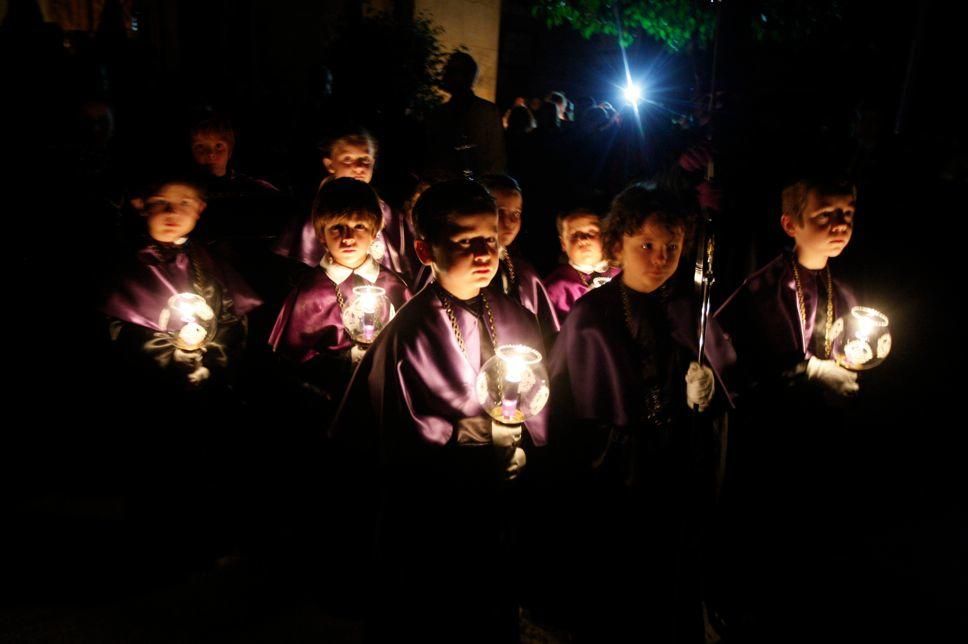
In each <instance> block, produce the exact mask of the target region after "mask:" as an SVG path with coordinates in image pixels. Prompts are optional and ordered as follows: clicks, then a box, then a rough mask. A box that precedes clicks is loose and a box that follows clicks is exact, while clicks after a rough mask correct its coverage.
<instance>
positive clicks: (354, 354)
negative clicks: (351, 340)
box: [350, 344, 366, 367]
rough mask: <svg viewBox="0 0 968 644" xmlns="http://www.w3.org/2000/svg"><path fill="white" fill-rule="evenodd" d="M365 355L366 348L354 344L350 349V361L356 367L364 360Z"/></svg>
mask: <svg viewBox="0 0 968 644" xmlns="http://www.w3.org/2000/svg"><path fill="white" fill-rule="evenodd" d="M365 355H366V348H364V347H361V346H360V345H358V344H354V345H353V346H352V347H350V360H351V361H352V362H353V366H354V367H355V366H356V365H358V364H359V363H360V360H362V359H363V356H365Z"/></svg>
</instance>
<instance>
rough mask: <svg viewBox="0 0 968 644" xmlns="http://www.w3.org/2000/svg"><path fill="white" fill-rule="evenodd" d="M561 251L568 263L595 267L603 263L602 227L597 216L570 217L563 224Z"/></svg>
mask: <svg viewBox="0 0 968 644" xmlns="http://www.w3.org/2000/svg"><path fill="white" fill-rule="evenodd" d="M561 250H563V251H565V254H566V255H568V261H569V262H571V263H572V264H577V265H579V266H594V265H595V264H598V263H599V262H601V261H602V227H601V222H600V220H599V218H598V216H597V215H592V214H583V215H574V216H572V217H568V218H567V219H565V220H564V221H563V222H562V223H561Z"/></svg>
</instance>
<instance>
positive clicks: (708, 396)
mask: <svg viewBox="0 0 968 644" xmlns="http://www.w3.org/2000/svg"><path fill="white" fill-rule="evenodd" d="M715 389H716V379H715V378H713V370H712V369H710V368H709V367H704V366H702V365H700V364H699V363H698V362H696V361H695V360H693V361H692V362H690V363H689V369H688V371H686V402H687V404H688V405H689V409H697V408H698V409H699V411H706V408H707V407H709V402H710V401H711V400H712V399H713V391H714V390H715Z"/></svg>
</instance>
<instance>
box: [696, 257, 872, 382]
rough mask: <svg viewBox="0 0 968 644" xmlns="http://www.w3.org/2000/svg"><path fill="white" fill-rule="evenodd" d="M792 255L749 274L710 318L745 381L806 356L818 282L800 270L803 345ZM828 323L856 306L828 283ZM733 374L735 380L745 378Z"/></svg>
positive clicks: (837, 284) (842, 288)
mask: <svg viewBox="0 0 968 644" xmlns="http://www.w3.org/2000/svg"><path fill="white" fill-rule="evenodd" d="M791 258H792V255H791V254H788V253H784V254H782V255H780V256H779V257H777V258H776V259H774V260H773V261H771V262H770V263H769V264H767V265H766V266H764V267H763V268H761V269H760V270H758V271H757V272H755V273H753V274H752V275H750V276H749V277H748V278H746V280H745V281H744V282H743V284H742V285H741V286H740V287H739V288H738V289H737V290H736V292H735V293H733V294H732V295H731V296H730V297H729V298H728V299H727V300H726V301H725V302H724V303H723V305H722V306H721V307H719V309H718V310H717V311H716V313H715V316H714V318H715V319H716V320H717V321H718V322H719V323H720V324H721V326H722V327H723V329H724V330H725V332H726V333H727V336H728V337H729V338H730V340H731V341H732V344H733V345H734V346H735V347H736V352H737V354H738V357H739V363H740V364H741V365H744V366H745V368H746V369H747V370H749V371H750V372H751V373H750V376H751V377H754V378H756V377H759V376H762V375H766V374H770V373H772V374H779V373H780V372H782V371H784V370H787V369H791V368H792V367H794V366H795V365H796V364H797V363H799V362H802V361H803V360H806V359H807V358H808V357H810V355H812V354H811V352H810V347H809V342H810V337H811V335H812V334H813V321H814V318H815V315H816V311H817V304H818V302H819V300H818V296H817V289H818V287H819V288H820V289H824V288H825V287H824V286H823V285H822V284H820V283H819V281H820V280H819V279H818V276H817V275H816V274H814V272H813V271H808V270H807V269H801V270H800V274H801V282H802V283H803V288H804V301H805V304H806V308H807V312H806V316H807V330H806V343H805V342H804V337H803V336H804V334H803V333H802V332H801V329H800V314H799V312H798V309H797V291H796V282H795V280H794V277H793V269H792V266H791ZM833 290H834V319H836V318H838V317H840V316H842V315H844V314H845V313H847V312H848V311H849V310H850V308H851V307H852V306H854V305H855V304H856V298H855V297H854V294H853V292H852V291H851V290H850V289H849V287H847V286H846V285H845V284H844V283H842V282H841V281H840V280H838V279H836V278H834V279H833ZM745 377H746V376H740V375H739V374H737V376H736V378H733V380H736V379H739V378H745Z"/></svg>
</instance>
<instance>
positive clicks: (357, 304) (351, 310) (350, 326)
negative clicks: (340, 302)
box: [343, 286, 390, 344]
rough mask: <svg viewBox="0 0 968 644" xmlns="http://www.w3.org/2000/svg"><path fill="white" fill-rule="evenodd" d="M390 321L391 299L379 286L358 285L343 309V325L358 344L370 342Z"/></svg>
mask: <svg viewBox="0 0 968 644" xmlns="http://www.w3.org/2000/svg"><path fill="white" fill-rule="evenodd" d="M389 321H390V301H389V300H387V297H386V291H384V290H383V289H382V288H380V287H379V286H357V287H355V288H354V289H353V300H352V301H351V302H349V303H348V304H347V305H346V308H345V309H343V326H344V327H345V328H346V332H347V333H348V334H349V335H350V337H351V338H353V341H354V342H356V343H358V344H370V343H372V342H373V341H374V340H375V339H376V336H378V335H379V334H380V331H382V330H383V327H385V326H386V324H387V322H389Z"/></svg>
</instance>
